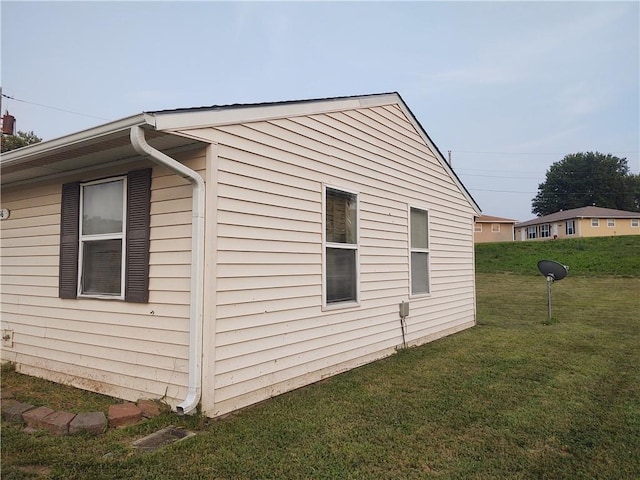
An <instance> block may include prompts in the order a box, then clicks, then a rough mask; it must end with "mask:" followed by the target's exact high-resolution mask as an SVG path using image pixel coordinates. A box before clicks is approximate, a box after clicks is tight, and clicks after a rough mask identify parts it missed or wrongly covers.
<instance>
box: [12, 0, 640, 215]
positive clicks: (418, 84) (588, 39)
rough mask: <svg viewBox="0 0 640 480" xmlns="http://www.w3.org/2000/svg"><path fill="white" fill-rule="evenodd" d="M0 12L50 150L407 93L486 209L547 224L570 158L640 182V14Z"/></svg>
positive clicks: (537, 8)
mask: <svg viewBox="0 0 640 480" xmlns="http://www.w3.org/2000/svg"><path fill="white" fill-rule="evenodd" d="M0 5H1V6H0V9H1V22H2V51H1V55H2V63H1V67H2V69H1V75H2V77H1V78H2V88H3V90H2V93H3V94H4V95H8V96H10V97H13V98H14V99H7V98H3V99H2V110H3V111H4V110H9V112H10V113H11V114H12V115H14V116H15V117H16V119H17V127H18V129H19V130H25V131H30V130H33V131H34V132H35V133H36V134H37V135H39V136H41V137H43V138H44V139H45V140H48V139H51V138H55V137H59V136H62V135H66V134H68V133H72V132H75V131H78V130H83V129H85V128H89V127H92V126H95V125H98V124H101V123H105V122H106V121H111V120H116V119H119V118H123V117H126V116H129V115H133V114H136V113H140V112H142V111H152V110H160V109H165V108H181V107H197V106H206V105H225V104H233V103H251V102H267V101H281V100H298V99H307V98H323V97H333V96H342V95H360V94H370V93H382V92H391V91H397V92H399V93H400V94H401V95H402V97H403V98H404V100H405V102H406V103H407V104H408V106H409V108H410V109H411V110H412V111H413V113H414V114H415V115H416V117H417V118H418V120H419V121H420V122H421V124H422V126H423V127H424V128H425V129H426V131H427V132H428V134H429V135H430V137H431V138H432V140H433V141H434V142H435V143H436V145H438V147H439V149H440V150H441V151H442V152H443V154H444V155H445V156H446V155H447V151H448V150H451V151H452V159H453V166H454V169H455V170H456V172H457V174H458V175H459V177H460V178H461V179H462V181H463V183H464V184H465V185H466V187H467V188H468V189H469V191H470V192H471V194H472V195H473V197H474V198H475V200H476V201H477V202H478V203H479V205H480V207H481V208H482V210H483V213H485V214H488V215H496V216H501V217H508V218H513V219H517V220H521V221H523V220H528V219H530V218H532V217H534V215H533V214H532V213H531V199H532V198H533V197H534V196H535V194H536V192H537V188H538V184H539V183H541V182H543V181H544V180H545V173H546V171H547V169H548V168H549V166H550V165H551V164H553V163H554V162H557V161H559V160H561V159H562V158H563V157H564V155H566V154H569V153H575V152H580V151H600V152H603V153H611V154H613V155H617V156H619V157H626V158H627V160H628V163H629V167H630V168H631V171H632V172H633V173H639V172H640V156H639V153H638V152H639V150H640V98H639V87H640V66H639V61H640V60H639V59H640V28H639V23H640V3H638V2H602V3H600V2H551V3H546V2H526V3H525V2H486V3H485V2H470V3H467V2H408V3H403V2H332V3H329V2H314V3H309V2H278V3H271V2H257V3H249V2H230V3H226V2H103V3H97V2H7V1H4V0H3V1H2V2H1V4H0ZM52 107H55V108H52ZM63 110H64V111H63ZM70 112H75V113H70ZM79 114H83V115H79Z"/></svg>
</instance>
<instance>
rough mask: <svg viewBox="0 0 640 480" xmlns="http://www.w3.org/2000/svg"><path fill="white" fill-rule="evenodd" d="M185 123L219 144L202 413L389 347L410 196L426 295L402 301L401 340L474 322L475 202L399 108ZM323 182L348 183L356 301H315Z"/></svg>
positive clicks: (403, 268) (402, 284)
mask: <svg viewBox="0 0 640 480" xmlns="http://www.w3.org/2000/svg"><path fill="white" fill-rule="evenodd" d="M189 134H190V135H194V136H197V137H201V138H204V139H207V140H209V141H212V142H216V143H217V144H218V172H217V176H218V185H217V192H216V195H217V202H218V203H217V205H218V211H217V216H218V218H217V232H218V240H217V246H218V251H217V255H216V258H217V266H216V274H217V278H216V283H217V292H218V293H217V306H216V312H217V315H216V319H215V321H216V326H215V345H209V346H207V344H206V343H205V350H209V351H214V352H215V353H214V354H213V355H214V356H215V379H214V380H213V381H211V382H209V383H208V384H207V385H205V392H204V397H205V398H206V396H207V395H211V393H212V390H213V388H214V385H215V403H213V402H209V401H207V400H205V402H206V404H205V406H204V407H205V411H206V413H207V414H209V415H219V414H223V413H225V412H228V411H231V410H234V409H236V408H240V407H242V406H245V405H248V404H250V403H253V402H255V401H258V400H261V399H264V398H268V397H269V396H272V395H275V394H277V393H280V392H283V391H286V390H289V389H292V388H296V387H298V386H301V385H303V384H305V383H309V382H310V381H315V380H319V379H320V378H322V377H323V376H327V375H331V374H335V373H337V372H340V371H343V370H345V369H347V368H351V367H353V366H356V365H360V364H363V363H366V362H368V361H371V360H373V359H375V358H380V357H382V356H384V355H388V354H390V353H392V352H393V351H395V348H396V347H397V346H399V345H400V344H401V343H402V336H401V330H400V318H399V314H398V304H399V303H400V302H401V301H402V300H408V299H409V270H408V269H409V250H408V208H409V206H415V207H419V208H423V209H426V210H428V211H429V221H430V224H429V226H430V264H431V269H430V277H431V280H430V281H431V294H429V295H427V296H423V297H416V298H411V299H410V303H411V314H410V316H409V317H408V319H407V323H408V332H407V340H408V341H409V343H411V344H418V343H422V342H424V341H426V340H428V339H431V338H436V337H438V336H441V335H444V334H447V333H451V332H453V331H456V330H459V329H461V328H466V327H468V326H471V325H472V324H473V323H474V280H473V225H472V223H473V215H474V213H475V212H474V211H473V209H472V207H471V206H470V205H469V202H468V201H467V199H466V198H465V197H464V195H463V194H462V192H461V191H460V189H459V187H458V186H457V185H456V184H455V183H454V181H453V180H452V179H451V177H450V176H449V174H448V172H446V171H445V168H444V167H443V166H442V164H440V162H439V161H438V160H437V159H436V158H435V156H434V153H433V152H431V151H430V150H429V148H428V147H427V145H426V144H425V143H424V141H423V139H422V138H421V136H420V135H419V133H418V132H417V131H416V130H415V128H414V127H413V125H412V124H411V123H410V122H409V121H408V120H407V118H406V117H405V115H404V112H403V111H402V110H401V109H400V108H399V107H397V106H392V105H390V106H383V107H374V108H365V109H359V110H357V111H348V112H337V113H330V114H322V115H312V116H300V117H295V118H285V119H274V120H271V121H260V122H254V123H248V124H244V125H226V126H220V127H216V128H210V129H206V128H203V129H195V130H191V131H189ZM323 184H327V185H331V186H334V187H336V188H344V189H346V190H348V191H352V192H357V193H358V201H359V208H360V212H359V222H360V224H359V230H358V234H359V257H360V265H359V266H360V297H361V298H360V305H359V306H356V307H353V306H351V307H348V308H334V307H332V309H330V310H326V311H323V307H322V288H323V284H322V258H323V245H322V228H323V219H322V195H323V188H322V187H323ZM208 192H211V190H208ZM206 341H207V339H205V342H206ZM207 386H208V388H209V390H206V388H207ZM209 408H211V409H212V410H208V409H209Z"/></svg>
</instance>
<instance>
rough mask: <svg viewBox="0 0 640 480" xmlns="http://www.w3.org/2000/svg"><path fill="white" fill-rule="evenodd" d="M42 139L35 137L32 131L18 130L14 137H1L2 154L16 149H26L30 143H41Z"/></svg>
mask: <svg viewBox="0 0 640 480" xmlns="http://www.w3.org/2000/svg"><path fill="white" fill-rule="evenodd" d="M41 141H42V139H41V138H40V137H39V136H37V135H36V134H35V133H33V131H31V132H23V131H22V130H18V133H17V134H16V135H3V136H2V148H1V150H2V153H4V152H9V151H11V150H15V149H17V148H21V147H26V146H27V145H31V144H32V143H38V142H41Z"/></svg>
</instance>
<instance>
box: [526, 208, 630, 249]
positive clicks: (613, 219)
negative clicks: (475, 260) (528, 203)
mask: <svg viewBox="0 0 640 480" xmlns="http://www.w3.org/2000/svg"><path fill="white" fill-rule="evenodd" d="M515 229H516V240H521V241H525V240H549V239H554V238H577V237H612V236H616V235H640V213H639V212H627V211H624V210H614V209H611V208H602V207H582V208H574V209H571V210H564V211H561V212H556V213H552V214H551V215H545V216H542V217H537V218H533V219H531V220H527V221H526V222H521V223H517V224H516V225H515Z"/></svg>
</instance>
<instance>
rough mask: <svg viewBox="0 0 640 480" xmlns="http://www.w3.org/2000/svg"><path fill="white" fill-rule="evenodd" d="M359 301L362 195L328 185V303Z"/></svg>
mask: <svg viewBox="0 0 640 480" xmlns="http://www.w3.org/2000/svg"><path fill="white" fill-rule="evenodd" d="M357 301H358V196H357V195H356V194H354V193H348V192H344V191H341V190H336V189H333V188H328V187H326V188H325V302H326V304H327V305H332V304H339V303H346V302H357Z"/></svg>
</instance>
